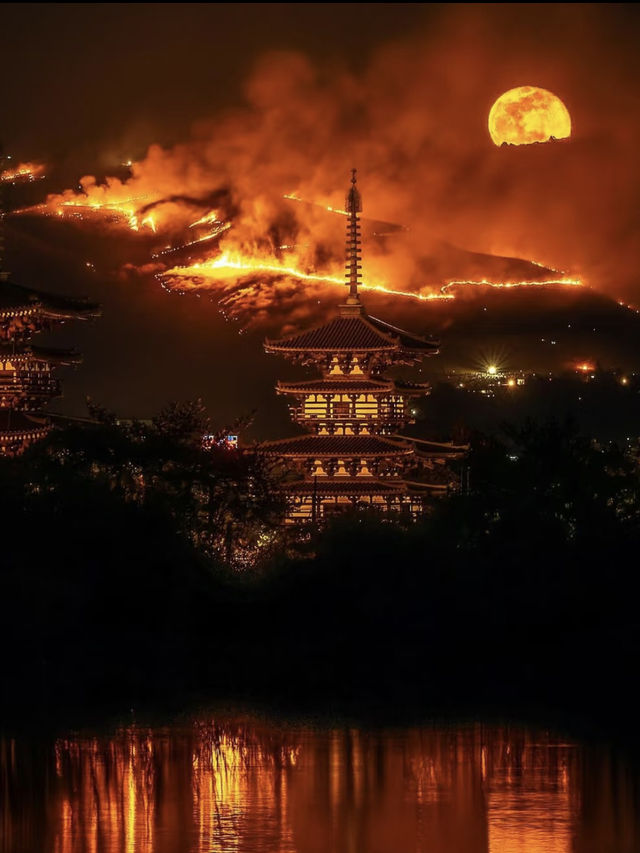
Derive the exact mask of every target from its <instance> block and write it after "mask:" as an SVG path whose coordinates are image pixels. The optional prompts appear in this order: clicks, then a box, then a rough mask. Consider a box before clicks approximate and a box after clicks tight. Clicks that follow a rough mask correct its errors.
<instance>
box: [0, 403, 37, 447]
mask: <svg viewBox="0 0 640 853" xmlns="http://www.w3.org/2000/svg"><path fill="white" fill-rule="evenodd" d="M48 431H49V424H48V422H47V419H46V418H45V417H43V416H37V415H27V414H25V413H24V412H19V411H16V410H14V409H0V456H17V455H18V454H19V453H22V452H23V451H24V450H25V449H26V448H27V447H28V446H29V445H30V444H31V443H32V442H34V441H38V440H39V439H41V438H44V436H45V435H46V434H47V432H48Z"/></svg>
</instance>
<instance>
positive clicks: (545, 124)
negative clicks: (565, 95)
mask: <svg viewBox="0 0 640 853" xmlns="http://www.w3.org/2000/svg"><path fill="white" fill-rule="evenodd" d="M489 133H490V134H491V139H493V141H494V142H495V144H496V145H502V143H503V142H507V143H508V144H509V145H530V144H531V143H532V142H548V141H549V140H550V139H551V137H554V138H555V139H566V138H567V137H568V136H571V116H570V115H569V110H568V109H567V108H566V107H565V105H564V104H563V103H562V101H561V100H560V98H559V97H558V96H557V95H554V94H553V92H548V91H547V90H546V89H539V88H538V87H537V86H518V87H517V88H516V89H509V91H508V92H505V93H504V95H500V97H499V98H498V100H497V101H496V102H495V104H494V105H493V106H492V107H491V111H490V113H489Z"/></svg>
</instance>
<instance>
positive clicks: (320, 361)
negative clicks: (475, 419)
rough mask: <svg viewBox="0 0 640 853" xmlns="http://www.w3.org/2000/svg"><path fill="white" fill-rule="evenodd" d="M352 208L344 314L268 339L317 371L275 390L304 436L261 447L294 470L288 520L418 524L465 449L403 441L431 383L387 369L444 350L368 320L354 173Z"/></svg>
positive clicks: (271, 349) (275, 349)
mask: <svg viewBox="0 0 640 853" xmlns="http://www.w3.org/2000/svg"><path fill="white" fill-rule="evenodd" d="M346 210H347V213H348V222H347V257H346V270H347V273H346V278H347V283H348V285H349V296H348V298H347V300H346V301H345V303H344V304H343V305H341V306H340V308H339V313H338V316H337V317H334V318H333V319H332V320H330V321H329V322H328V323H326V324H325V325H323V326H319V327H316V328H313V329H309V330H308V331H304V332H300V333H297V334H294V335H292V336H290V337H287V338H281V339H279V340H273V341H272V340H267V341H266V342H265V349H266V351H267V352H268V353H277V354H280V355H284V356H285V357H286V358H288V359H291V360H293V361H295V362H298V363H301V364H305V365H311V366H313V367H315V368H317V369H318V370H319V371H320V373H321V378H319V379H312V380H310V381H304V382H279V383H278V384H277V386H276V390H277V392H278V393H279V394H284V395H286V396H288V397H289V398H290V400H291V403H290V411H291V416H292V419H293V420H294V421H295V423H297V424H299V425H300V426H302V427H303V428H304V429H305V430H306V434H305V435H299V436H296V437H293V438H288V439H283V440H279V441H271V442H267V443H266V444H265V445H263V447H262V449H263V451H264V452H265V453H266V454H269V455H271V456H273V457H276V458H279V459H282V460H283V461H284V462H285V463H286V465H287V466H288V467H289V468H290V469H291V479H290V480H289V481H288V482H286V484H285V485H284V486H283V489H284V491H285V496H286V499H287V505H288V520H289V521H292V522H313V521H320V520H321V519H322V518H323V517H325V516H327V515H330V514H333V513H335V512H340V511H344V510H349V509H353V508H358V507H364V508H375V509H379V510H381V511H383V512H401V513H404V514H405V515H410V516H413V517H415V516H417V515H419V514H420V513H421V512H422V511H423V510H424V508H425V506H426V505H427V502H428V499H429V498H430V497H431V496H433V495H434V494H439V493H440V494H441V493H443V492H447V491H448V490H450V489H452V488H456V487H457V477H456V475H455V474H454V473H453V471H452V470H451V468H450V467H449V466H448V462H449V461H450V460H451V459H457V458H461V457H462V456H463V455H464V453H465V452H466V450H467V449H468V448H467V447H466V446H455V445H453V444H449V443H437V442H430V441H422V440H416V439H408V438H404V437H402V436H401V435H399V434H398V432H399V430H401V429H402V428H403V427H404V426H405V425H407V424H408V423H410V422H412V418H411V410H410V407H409V401H410V399H411V398H412V397H417V396H423V395H425V394H428V393H429V386H428V385H427V384H411V383H401V382H399V381H397V380H393V379H389V378H387V377H385V375H384V372H385V370H386V369H387V368H389V367H391V366H395V365H416V364H419V363H420V361H421V360H422V359H423V358H424V357H425V356H429V355H435V354H436V353H437V352H438V343H437V342H436V341H434V340H431V339H428V338H425V337H421V336H419V335H414V334H412V333H411V332H407V331H404V330H402V329H398V328H396V327H395V326H392V325H390V324H389V323H385V322H384V321H382V320H378V319H377V318H375V317H371V316H370V315H369V314H367V313H366V311H365V309H364V306H363V304H362V302H361V299H360V295H359V293H358V284H359V282H360V278H361V272H360V270H361V263H360V262H361V253H360V252H361V250H360V246H361V237H360V222H359V218H358V216H359V213H360V211H361V210H362V204H361V198H360V193H359V192H358V190H357V188H356V179H355V170H354V174H353V177H352V186H351V189H350V191H349V193H348V195H347V200H346Z"/></svg>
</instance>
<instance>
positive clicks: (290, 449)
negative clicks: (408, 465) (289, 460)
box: [260, 435, 413, 459]
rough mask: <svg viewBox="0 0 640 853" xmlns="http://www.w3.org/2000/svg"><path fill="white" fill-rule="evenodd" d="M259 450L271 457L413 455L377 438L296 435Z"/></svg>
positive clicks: (402, 445)
mask: <svg viewBox="0 0 640 853" xmlns="http://www.w3.org/2000/svg"><path fill="white" fill-rule="evenodd" d="M260 449H261V450H262V451H263V452H265V453H269V454H273V455H274V456H313V457H314V458H316V459H318V458H319V457H322V456H327V457H338V458H341V457H344V456H346V457H349V456H399V455H402V456H404V455H409V454H411V453H413V447H412V445H410V444H407V443H405V442H400V441H397V440H396V441H394V440H392V439H389V438H382V437H381V436H378V435H298V436H295V437H294V438H284V439H278V440H277V441H266V442H265V443H264V444H262V445H260Z"/></svg>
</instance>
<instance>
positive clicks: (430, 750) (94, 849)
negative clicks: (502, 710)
mask: <svg viewBox="0 0 640 853" xmlns="http://www.w3.org/2000/svg"><path fill="white" fill-rule="evenodd" d="M635 778H637V777H632V775H631V774H630V771H629V769H628V768H621V766H620V763H619V761H617V760H616V759H615V758H614V757H613V756H612V755H611V754H610V753H609V752H607V751H606V750H603V749H602V748H599V750H598V749H595V748H590V747H587V746H584V745H579V744H573V743H565V742H561V741H559V740H557V739H554V738H553V737H551V736H549V735H547V734H545V733H540V732H534V731H532V730H529V729H523V728H505V727H491V728H487V727H484V726H481V725H475V726H466V727H451V728H435V727H432V728H415V729H409V730H394V731H367V730H361V729H354V728H340V729H332V730H328V729H313V728H309V727H303V726H287V725H282V724H271V723H267V722H264V721H257V720H255V719H250V718H248V719H243V720H237V719H236V720H234V719H226V720H218V719H216V720H204V721H203V720H199V721H196V722H190V723H188V724H184V725H180V726H172V727H169V728H155V729H149V728H143V727H138V726H131V727H128V728H124V729H121V730H118V731H117V732H115V733H114V734H111V735H108V736H95V737H86V736H73V737H67V738H62V739H59V740H57V741H56V742H55V743H54V744H51V743H48V744H44V745H43V744H41V743H39V744H34V743H33V742H28V741H24V740H21V741H15V740H9V739H5V740H1V739H0V806H1V814H2V817H1V818H0V851H2V853H18V851H25V850H28V851H30V853H39V851H42V853H177V851H180V853H227V851H236V853H266V851H269V853H271V851H273V853H327V851H335V853H405V851H406V853H410V851H415V853H423V851H424V853H427V851H428V853H463V851H464V853H481V851H482V853H592V851H594V853H595V850H605V849H607V850H611V851H614V850H615V851H616V853H627V851H629V853H631V851H633V850H638V849H640V831H639V827H638V817H637V814H636V808H635V803H636V793H637V788H636V787H635V781H634V780H635Z"/></svg>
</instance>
